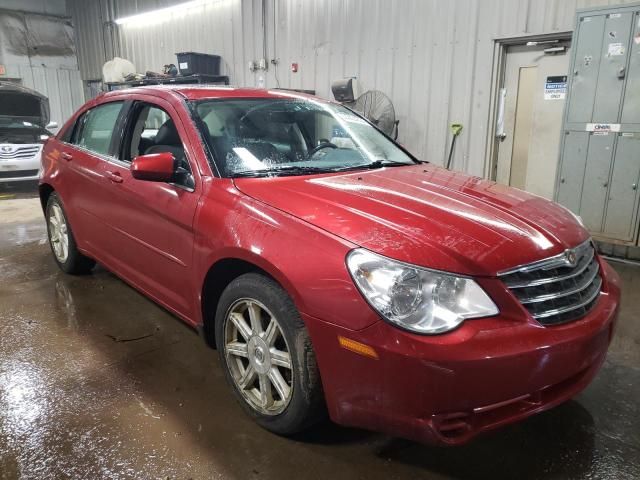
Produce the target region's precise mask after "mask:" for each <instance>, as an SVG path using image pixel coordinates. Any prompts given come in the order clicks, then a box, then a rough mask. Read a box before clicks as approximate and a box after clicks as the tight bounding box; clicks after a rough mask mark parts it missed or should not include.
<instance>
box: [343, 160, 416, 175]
mask: <svg viewBox="0 0 640 480" xmlns="http://www.w3.org/2000/svg"><path fill="white" fill-rule="evenodd" d="M409 165H415V164H414V163H404V162H394V161H393V160H374V161H373V162H371V163H359V164H358V165H351V166H349V167H344V168H338V169H335V170H333V171H334V172H345V171H348V170H360V169H363V168H366V169H369V170H373V169H375V168H383V167H408V166H409Z"/></svg>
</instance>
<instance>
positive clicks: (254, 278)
mask: <svg viewBox="0 0 640 480" xmlns="http://www.w3.org/2000/svg"><path fill="white" fill-rule="evenodd" d="M40 196H41V199H42V205H43V208H44V211H45V214H46V218H47V225H48V233H49V241H50V244H51V248H52V251H53V254H54V258H55V260H56V262H57V263H58V265H59V266H60V268H61V269H62V270H63V271H65V272H67V273H71V274H81V273H87V272H89V271H90V270H91V268H92V267H93V266H94V264H95V262H96V261H98V262H100V263H101V264H103V265H104V266H105V267H106V268H108V269H109V270H111V271H113V272H114V273H116V274H117V275H118V276H119V277H121V278H122V279H123V280H124V281H126V282H127V283H129V284H130V285H132V286H134V287H135V288H136V289H138V290H140V291H141V292H143V293H144V294H145V295H147V296H148V297H150V298H152V299H153V300H154V301H156V302H157V303H159V304H160V305H162V306H163V307H165V308H166V309H167V310H169V311H171V312H173V313H174V314H175V315H176V316H178V317H180V318H181V319H183V320H184V321H185V322H187V323H188V324H189V325H191V326H193V327H194V328H197V329H198V330H199V331H200V332H201V333H202V335H203V336H204V337H205V338H206V340H207V341H208V342H209V343H210V344H211V345H213V346H216V347H217V349H218V351H219V353H220V358H221V363H222V365H223V367H224V369H225V373H226V377H227V379H228V381H229V383H230V385H231V386H232V387H233V390H234V392H235V394H236V395H237V397H238V399H239V401H240V403H241V404H242V405H243V407H244V409H245V410H246V411H247V412H248V414H249V415H251V416H252V417H253V418H255V420H256V421H257V422H258V423H259V424H260V425H262V426H264V427H265V428H267V429H269V430H271V431H273V432H277V433H280V434H292V433H294V432H298V431H300V430H302V429H304V428H307V427H309V426H310V425H312V424H313V423H314V422H316V421H317V420H319V419H321V418H322V417H323V416H325V415H326V413H327V412H328V414H329V416H330V418H331V419H332V420H333V421H335V422H337V423H339V424H342V425H351V426H358V427H364V428H367V429H372V430H378V431H383V432H387V433H390V434H393V435H399V436H403V437H408V438H413V439H417V440H420V441H424V442H429V443H436V444H459V443H463V442H465V441H467V440H469V439H470V438H472V437H473V436H474V435H476V434H478V433H480V432H482V431H485V430H488V429H492V428H495V427H497V426H500V425H504V424H506V423H510V422H513V421H516V420H519V419H522V418H525V417H527V416H529V415H532V414H534V413H536V412H540V411H542V410H545V409H548V408H551V407H553V406H555V405H558V404H559V403H561V402H564V401H565V400H567V399H569V398H571V397H573V396H574V395H576V394H577V393H578V392H580V391H581V390H582V389H583V388H584V387H585V386H586V385H587V384H588V383H589V382H590V381H591V379H592V378H593V377H594V375H595V374H596V372H597V371H598V369H599V368H600V366H601V365H602V362H603V361H604V358H605V355H606V352H607V348H608V345H609V342H610V340H611V336H612V332H613V327H614V322H615V318H616V314H617V311H618V306H619V301H620V289H619V279H618V277H617V276H616V274H615V273H614V272H613V270H612V269H611V268H610V267H609V266H608V265H607V264H606V263H605V262H604V261H603V260H602V259H601V258H600V257H599V256H598V255H597V254H596V252H595V249H594V246H593V244H592V242H591V240H590V238H589V234H588V233H587V231H586V230H585V229H584V228H583V227H582V226H581V224H580V220H579V218H577V217H576V216H574V215H573V214H572V213H571V212H569V211H568V210H566V209H564V208H563V207H561V206H559V205H557V204H554V203H552V202H549V201H547V200H544V199H542V198H540V197H537V196H534V195H530V194H527V193H525V192H522V191H520V190H515V189H512V188H509V187H505V186H502V185H497V184H495V183H493V182H489V181H485V180H482V179H479V178H475V177H470V176H467V175H464V174H461V173H455V172H450V171H447V170H444V169H442V168H439V167H437V166H434V165H431V164H429V163H426V162H421V161H418V160H416V159H415V158H414V157H412V156H411V154H409V153H408V152H407V151H405V150H404V149H403V148H402V147H400V146H399V145H397V144H395V143H394V142H393V141H392V140H390V139H389V138H388V137H386V136H385V135H383V134H382V133H381V132H379V131H378V130H377V129H376V128H375V127H374V126H372V125H371V124H369V123H368V122H367V121H365V120H364V119H362V118H361V117H360V116H358V115H357V114H355V113H353V112H352V111H350V110H348V109H347V108H345V107H343V106H341V105H337V104H334V103H330V102H326V101H323V100H320V99H317V98H314V97H309V96H304V95H299V94H294V93H290V92H285V91H265V90H250V89H234V88H205V87H183V88H164V87H163V88H138V89H134V90H127V91H118V92H112V93H108V94H105V95H101V96H100V97H98V98H97V99H95V100H92V101H90V102H88V103H87V104H86V105H85V106H83V107H82V108H81V109H80V110H79V111H78V112H77V113H76V114H75V115H74V116H73V118H71V119H70V120H69V121H68V122H67V123H66V125H65V126H64V127H63V128H62V129H61V131H60V133H59V134H58V135H57V136H56V137H55V138H52V139H50V140H49V141H48V142H47V143H46V146H45V148H44V153H43V174H42V179H41V182H40Z"/></svg>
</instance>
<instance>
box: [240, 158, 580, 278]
mask: <svg viewBox="0 0 640 480" xmlns="http://www.w3.org/2000/svg"><path fill="white" fill-rule="evenodd" d="M235 184H236V186H237V188H238V189H239V190H240V191H242V192H243V193H245V194H246V195H249V196H251V197H253V198H254V199H256V200H259V201H261V202H264V203H266V204H268V205H271V206H272V207H275V208H277V209H279V210H282V211H285V212H287V213H289V214H291V215H295V216H296V217H298V218H300V219H302V220H305V221H306V222H309V223H311V224H313V225H315V226H317V227H319V228H322V229H324V230H326V231H328V232H330V233H332V234H334V235H337V236H339V237H341V238H343V239H345V240H348V241H349V242H351V243H353V244H355V245H358V246H361V247H364V248H367V249H369V250H371V251H374V252H376V253H379V254H381V255H385V256H387V257H391V258H395V259H397V260H401V261H404V262H408V263H412V264H416V265H420V266H423V267H428V268H433V269H438V270H445V271H450V272H456V273H461V274H468V275H483V276H493V275H496V274H497V273H498V272H500V271H502V270H506V269H510V268H513V267H515V266H518V265H522V264H526V263H530V262H533V261H536V260H540V259H542V258H546V257H549V256H552V255H556V254H558V253H561V252H563V251H564V250H565V249H567V248H571V247H574V246H576V245H578V244H579V243H581V242H583V241H585V240H586V239H587V238H588V237H589V234H588V233H587V232H586V231H585V230H584V229H583V228H582V227H581V226H580V225H579V224H578V222H577V221H576V219H575V217H573V215H572V214H571V213H570V212H569V211H568V210H566V209H564V208H563V207H561V206H559V205H557V204H555V203H553V202H550V201H548V200H545V199H544V198H541V197H538V196H536V195H532V194H529V193H526V192H523V191H521V190H518V189H515V188H511V187H507V186H504V185H499V184H497V183H495V182H490V181H486V180H482V179H480V178H477V177H471V176H468V175H465V174H462V173H457V172H452V171H449V170H445V169H443V168H440V167H436V166H433V165H415V166H407V167H393V168H383V169H378V170H368V171H360V172H349V173H344V174H329V175H322V176H318V175H314V176H296V177H277V178H243V179H236V180H235Z"/></svg>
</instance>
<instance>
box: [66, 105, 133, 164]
mask: <svg viewBox="0 0 640 480" xmlns="http://www.w3.org/2000/svg"><path fill="white" fill-rule="evenodd" d="M122 103H123V102H111V103H106V104H103V105H99V106H97V107H95V108H92V109H91V110H89V111H88V112H86V113H85V114H84V115H83V116H82V118H81V119H80V122H82V125H80V129H79V130H78V129H77V128H76V130H77V131H78V134H77V136H76V135H74V137H76V138H74V143H75V144H77V145H78V146H79V147H83V148H86V149H87V150H90V151H92V152H96V153H100V154H103V155H109V147H110V145H111V138H112V137H113V131H114V129H115V126H116V122H117V120H118V115H119V114H120V110H122Z"/></svg>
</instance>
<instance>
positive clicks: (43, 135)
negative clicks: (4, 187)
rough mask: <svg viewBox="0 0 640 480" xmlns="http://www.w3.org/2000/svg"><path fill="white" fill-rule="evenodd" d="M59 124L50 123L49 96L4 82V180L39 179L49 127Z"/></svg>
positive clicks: (0, 163)
mask: <svg viewBox="0 0 640 480" xmlns="http://www.w3.org/2000/svg"><path fill="white" fill-rule="evenodd" d="M57 127H58V125H57V124H56V123H49V99H48V98H47V97H45V96H44V95H42V94H40V93H38V92H36V91H34V90H31V89H29V88H26V87H22V86H20V85H17V84H14V83H9V82H0V183H4V182H18V181H23V180H37V179H38V175H39V171H40V157H41V155H42V145H43V143H44V141H45V140H46V139H47V138H49V137H50V136H51V135H52V134H51V132H50V131H49V130H48V129H50V128H57Z"/></svg>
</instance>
